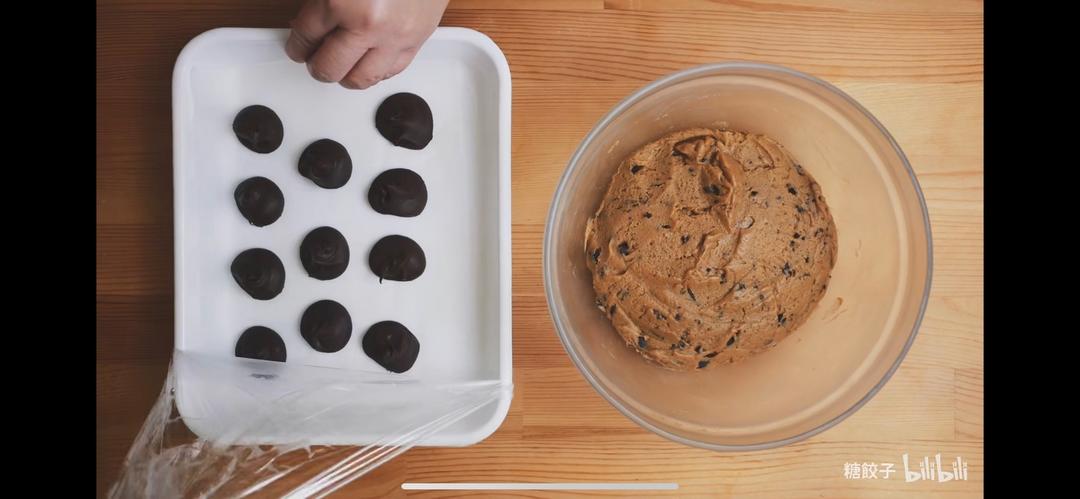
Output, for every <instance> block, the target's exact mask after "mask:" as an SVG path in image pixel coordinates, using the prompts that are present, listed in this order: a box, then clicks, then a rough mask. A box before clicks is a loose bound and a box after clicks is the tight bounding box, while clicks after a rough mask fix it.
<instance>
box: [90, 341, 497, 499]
mask: <svg viewBox="0 0 1080 499" xmlns="http://www.w3.org/2000/svg"><path fill="white" fill-rule="evenodd" d="M512 391H513V390H512V386H510V385H509V384H502V383H500V382H499V381H475V380H461V381H455V380H446V379H440V380H437V381H435V380H420V379H415V378H410V377H407V376H402V375H395V374H391V373H384V372H377V373H376V372H369V371H354V370H345V369H330V368H322V367H311V366H302V365H292V364H287V363H276V362H267V361H257V360H248V359H240V358H213V357H208V356H205V355H198V354H190V353H184V352H176V353H175V354H174V356H173V361H172V365H171V366H170V368H169V373H168V376H167V378H166V381H165V385H164V387H163V388H162V390H161V394H160V395H159V397H158V400H157V402H156V403H155V404H154V406H153V408H152V409H151V410H150V414H149V416H148V417H147V418H146V422H145V423H144V424H143V427H142V429H141V430H140V431H139V434H138V435H137V436H136V438H135V442H134V443H133V444H132V447H131V450H130V451H128V455H127V458H126V459H125V462H124V465H123V469H122V470H121V473H120V478H119V480H118V481H117V482H116V483H115V484H114V485H113V487H112V489H111V490H110V492H109V496H110V497H113V498H128V497H153V498H174V497H183V498H188V497H323V496H326V495H328V494H330V493H331V492H333V491H335V490H337V489H339V488H340V487H342V486H344V485H345V484H347V483H349V482H350V481H352V480H355V479H357V478H359V477H361V476H363V475H364V474H366V473H368V472H370V471H371V470H373V469H375V468H376V467H378V466H380V465H381V464H383V463H385V462H387V461H389V460H390V459H393V458H394V457H396V456H398V455H399V454H401V453H403V452H405V451H406V450H408V449H410V448H411V447H413V446H414V445H417V443H419V442H423V441H425V440H426V439H429V438H430V437H432V436H433V435H435V434H437V433H438V432H439V431H440V430H443V429H445V428H448V427H451V426H452V425H454V424H455V423H458V422H460V421H462V420H464V419H465V418H468V417H470V416H473V417H477V416H479V415H480V413H482V412H485V411H491V410H495V409H494V408H495V406H497V405H498V401H499V400H501V399H502V400H509V398H510V396H511V394H512ZM226 397H227V398H228V400H230V403H228V404H221V403H215V401H220V400H224V399H225V398H226Z"/></svg>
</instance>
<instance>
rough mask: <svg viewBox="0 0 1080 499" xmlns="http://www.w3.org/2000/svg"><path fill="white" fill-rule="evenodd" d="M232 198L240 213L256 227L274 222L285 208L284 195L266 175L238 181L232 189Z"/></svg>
mask: <svg viewBox="0 0 1080 499" xmlns="http://www.w3.org/2000/svg"><path fill="white" fill-rule="evenodd" d="M233 199H235V200H236V207H237V208H239V209H240V214H241V215H243V216H244V218H246V219H247V221H248V222H249V223H251V225H254V226H256V227H265V226H267V225H270V224H272V223H274V222H275V221H277V219H278V218H279V217H281V212H282V211H284V210H285V195H284V194H282V193H281V189H279V188H278V186H277V184H275V183H274V182H273V181H271V180H270V179H268V178H266V177H251V178H249V179H247V180H245V181H243V182H240V185H238V186H236V190H235V191H233Z"/></svg>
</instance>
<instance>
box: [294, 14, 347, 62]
mask: <svg viewBox="0 0 1080 499" xmlns="http://www.w3.org/2000/svg"><path fill="white" fill-rule="evenodd" d="M327 4H328V2H326V0H308V1H306V2H304V5H303V6H301V7H300V12H298V13H297V14H296V18H295V19H293V20H292V23H291V24H292V32H290V33H289V39H288V41H286V42H285V54H287V55H288V56H289V58H290V59H292V60H294V61H296V62H304V61H307V59H308V57H310V56H311V54H312V53H313V52H314V51H315V49H316V48H318V47H319V42H321V41H322V39H323V37H325V36H326V35H327V34H328V33H330V32H331V31H333V30H334V27H335V26H336V25H337V20H336V19H334V16H333V15H332V13H331V12H330V9H329V8H328V6H327Z"/></svg>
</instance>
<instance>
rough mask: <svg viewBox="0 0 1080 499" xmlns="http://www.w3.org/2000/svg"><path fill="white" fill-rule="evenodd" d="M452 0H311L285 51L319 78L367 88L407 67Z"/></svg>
mask: <svg viewBox="0 0 1080 499" xmlns="http://www.w3.org/2000/svg"><path fill="white" fill-rule="evenodd" d="M448 1H449V0H306V1H305V2H304V5H303V6H301V7H300V12H299V13H297V15H296V18H295V19H293V21H292V33H290V34H289V40H288V41H287V42H286V43H285V53H286V54H288V56H289V58H290V59H292V60H294V61H296V62H306V63H307V67H308V72H310V73H311V76H313V77H314V78H315V79H316V80H319V81H322V82H327V83H339V84H341V86H343V87H345V88H353V89H362V88H368V87H370V86H372V85H375V84H376V83H378V82H380V81H382V80H385V79H387V78H390V77H391V76H394V75H396V74H398V73H400V72H402V71H404V70H405V68H406V67H408V65H409V63H410V62H412V60H413V57H414V56H415V55H416V52H417V51H418V50H420V46H421V45H423V43H424V41H425V40H427V39H428V37H429V36H431V34H432V33H434V32H435V28H436V27H437V26H438V25H439V20H440V19H442V14H443V11H444V10H446V4H447V2H448Z"/></svg>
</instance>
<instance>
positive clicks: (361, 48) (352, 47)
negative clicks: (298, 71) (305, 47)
mask: <svg viewBox="0 0 1080 499" xmlns="http://www.w3.org/2000/svg"><path fill="white" fill-rule="evenodd" d="M369 46H370V44H369V42H368V41H367V40H365V39H364V38H363V37H362V36H360V35H358V34H356V33H353V32H350V31H345V30H342V29H337V30H334V31H333V32H331V33H330V35H329V36H327V37H326V38H325V39H324V40H323V42H322V44H321V45H319V48H318V50H316V51H315V53H314V54H313V55H312V56H311V57H309V58H308V71H309V72H310V73H311V76H313V77H315V79H316V80H319V81H322V82H326V83H333V82H339V81H341V79H342V78H344V77H345V75H346V74H348V73H349V71H350V70H351V69H352V68H353V66H355V65H356V61H357V60H359V59H360V58H361V57H363V56H364V53H365V52H366V51H367V50H368V48H369Z"/></svg>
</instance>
